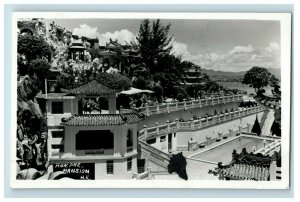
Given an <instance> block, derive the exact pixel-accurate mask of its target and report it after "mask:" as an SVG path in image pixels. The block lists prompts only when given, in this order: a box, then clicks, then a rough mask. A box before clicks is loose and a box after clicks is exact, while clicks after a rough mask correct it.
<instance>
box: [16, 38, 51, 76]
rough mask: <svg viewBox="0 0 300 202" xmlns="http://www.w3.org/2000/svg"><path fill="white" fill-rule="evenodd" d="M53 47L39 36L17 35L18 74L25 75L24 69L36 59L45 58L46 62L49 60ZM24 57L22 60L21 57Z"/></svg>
mask: <svg viewBox="0 0 300 202" xmlns="http://www.w3.org/2000/svg"><path fill="white" fill-rule="evenodd" d="M53 50H54V49H53V47H52V46H51V45H49V44H48V43H47V42H46V41H45V40H44V39H43V38H42V37H41V36H36V35H28V34H26V35H21V34H20V35H18V48H17V51H18V54H19V55H20V59H19V60H18V66H19V65H20V67H21V68H22V70H21V71H20V73H22V74H23V75H25V74H26V73H27V72H26V70H24V68H25V67H26V66H27V67H28V65H29V64H30V62H31V61H32V60H34V59H37V58H40V59H42V58H45V59H47V60H48V61H50V60H51V54H52V53H53ZM22 56H24V58H23V57H22ZM21 58H23V59H21Z"/></svg>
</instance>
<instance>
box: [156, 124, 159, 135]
mask: <svg viewBox="0 0 300 202" xmlns="http://www.w3.org/2000/svg"><path fill="white" fill-rule="evenodd" d="M155 126H156V134H157V135H158V134H159V126H158V123H157V122H156V123H155Z"/></svg>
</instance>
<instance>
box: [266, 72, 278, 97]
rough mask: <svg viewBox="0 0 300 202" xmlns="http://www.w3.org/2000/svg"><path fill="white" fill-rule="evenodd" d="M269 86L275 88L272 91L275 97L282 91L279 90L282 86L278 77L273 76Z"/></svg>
mask: <svg viewBox="0 0 300 202" xmlns="http://www.w3.org/2000/svg"><path fill="white" fill-rule="evenodd" d="M269 85H270V86H271V87H273V88H274V90H273V91H272V93H273V94H274V95H277V94H280V90H279V88H280V85H279V79H278V78H277V77H276V76H274V75H271V77H270V81H269Z"/></svg>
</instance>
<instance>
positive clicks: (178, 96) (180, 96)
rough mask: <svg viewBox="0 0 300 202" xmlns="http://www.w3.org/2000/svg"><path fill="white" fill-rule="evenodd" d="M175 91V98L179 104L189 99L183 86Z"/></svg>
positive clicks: (177, 87)
mask: <svg viewBox="0 0 300 202" xmlns="http://www.w3.org/2000/svg"><path fill="white" fill-rule="evenodd" d="M175 91H176V94H175V97H176V99H177V100H178V101H179V102H182V101H183V99H185V98H187V97H188V94H187V91H186V89H185V87H183V86H176V87H175Z"/></svg>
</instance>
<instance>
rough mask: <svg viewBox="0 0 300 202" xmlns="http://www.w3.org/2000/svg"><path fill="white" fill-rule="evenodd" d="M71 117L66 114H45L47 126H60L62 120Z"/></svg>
mask: <svg viewBox="0 0 300 202" xmlns="http://www.w3.org/2000/svg"><path fill="white" fill-rule="evenodd" d="M70 116H72V114H70V113H66V114H47V125H48V126H60V124H61V119H62V118H69V117H70Z"/></svg>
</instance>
